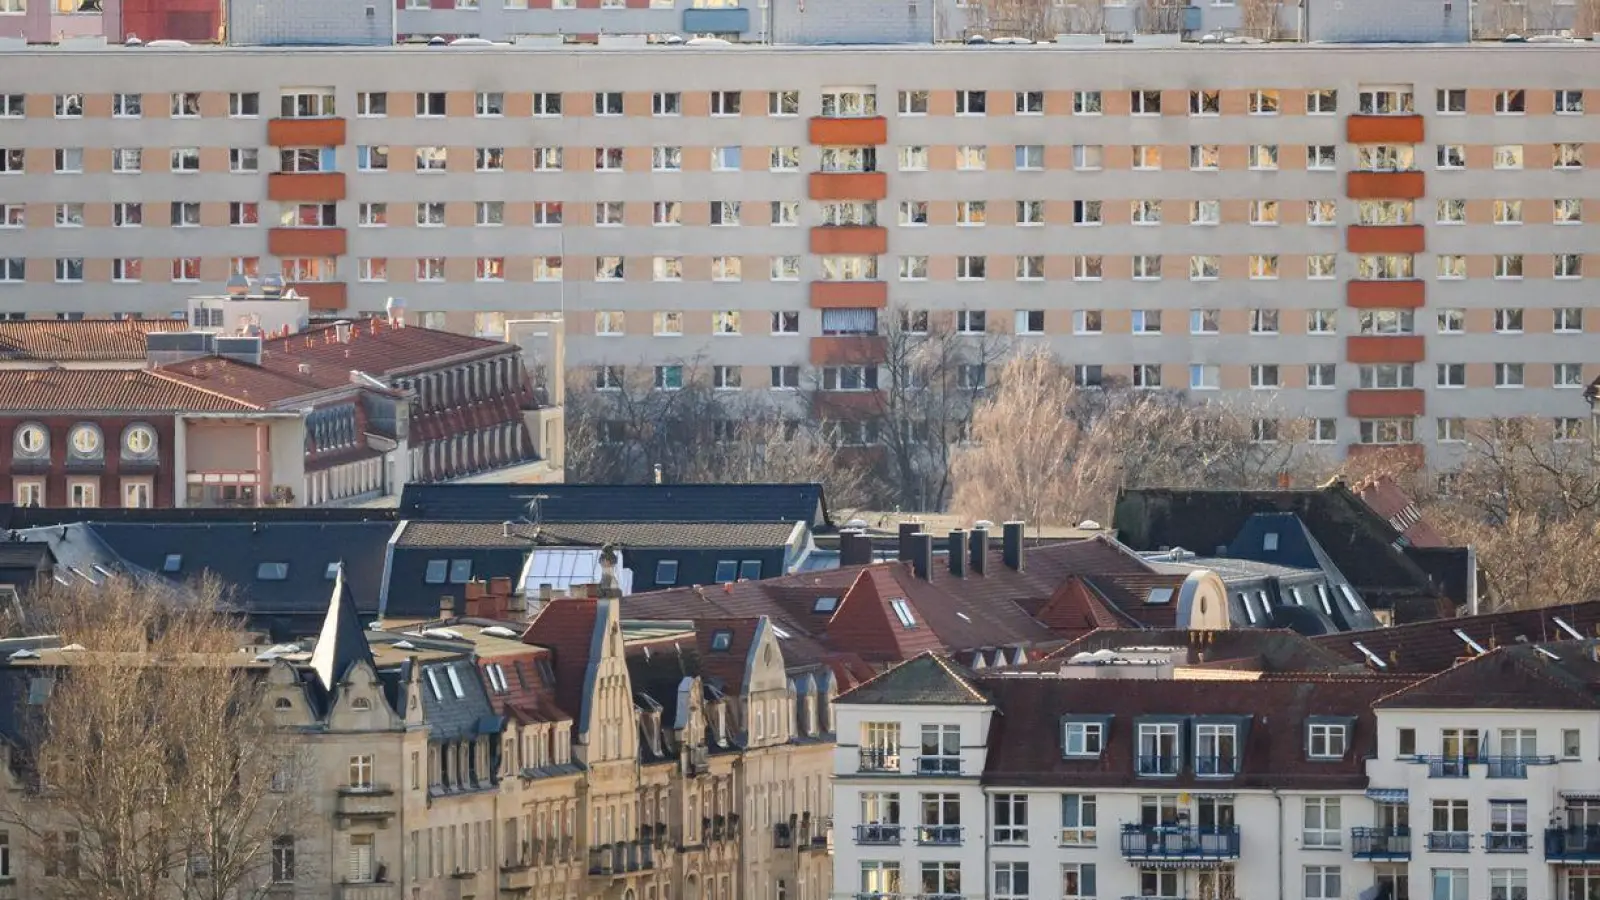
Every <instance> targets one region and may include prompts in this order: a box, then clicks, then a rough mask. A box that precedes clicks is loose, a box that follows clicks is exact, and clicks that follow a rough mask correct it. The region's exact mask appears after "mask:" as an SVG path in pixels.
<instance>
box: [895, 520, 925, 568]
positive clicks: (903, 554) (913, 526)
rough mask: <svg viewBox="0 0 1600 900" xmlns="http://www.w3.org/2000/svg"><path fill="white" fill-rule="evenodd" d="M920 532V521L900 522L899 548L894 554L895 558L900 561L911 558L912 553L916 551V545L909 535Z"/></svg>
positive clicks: (907, 560) (906, 560)
mask: <svg viewBox="0 0 1600 900" xmlns="http://www.w3.org/2000/svg"><path fill="white" fill-rule="evenodd" d="M921 533H922V523H921V522H901V523H900V550H899V553H898V554H896V558H897V559H899V560H900V561H901V562H909V561H910V560H911V557H912V555H913V554H915V553H916V547H915V545H914V544H913V542H912V540H911V536H912V535H916V534H921Z"/></svg>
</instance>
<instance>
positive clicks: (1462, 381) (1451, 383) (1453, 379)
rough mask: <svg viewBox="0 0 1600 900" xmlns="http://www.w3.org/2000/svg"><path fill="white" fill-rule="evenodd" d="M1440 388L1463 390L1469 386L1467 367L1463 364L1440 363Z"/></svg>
mask: <svg viewBox="0 0 1600 900" xmlns="http://www.w3.org/2000/svg"><path fill="white" fill-rule="evenodd" d="M1438 368H1439V380H1438V387H1441V388H1463V387H1466V386H1467V367H1466V365H1465V364H1463V363H1439V366H1438Z"/></svg>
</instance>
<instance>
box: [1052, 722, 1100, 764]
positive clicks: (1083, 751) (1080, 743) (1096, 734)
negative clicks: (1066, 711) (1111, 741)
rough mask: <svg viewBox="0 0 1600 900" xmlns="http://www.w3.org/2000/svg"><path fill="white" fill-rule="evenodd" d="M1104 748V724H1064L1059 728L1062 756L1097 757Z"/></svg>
mask: <svg viewBox="0 0 1600 900" xmlns="http://www.w3.org/2000/svg"><path fill="white" fill-rule="evenodd" d="M1105 746H1106V725H1105V722H1101V721H1096V722H1065V723H1063V724H1062V726H1061V755H1062V756H1099V755H1100V752H1101V751H1102V750H1104V749H1105Z"/></svg>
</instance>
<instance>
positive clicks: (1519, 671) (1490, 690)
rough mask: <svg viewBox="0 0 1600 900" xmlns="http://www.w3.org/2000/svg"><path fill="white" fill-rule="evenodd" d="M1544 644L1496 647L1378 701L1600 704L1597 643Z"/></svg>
mask: <svg viewBox="0 0 1600 900" xmlns="http://www.w3.org/2000/svg"><path fill="white" fill-rule="evenodd" d="M1543 647H1544V652H1543V653H1541V652H1540V651H1538V650H1535V649H1534V648H1533V646H1530V645H1521V644H1519V645H1517V646H1508V647H1500V648H1498V649H1495V650H1491V651H1489V652H1488V653H1485V654H1484V655H1482V656H1479V657H1476V658H1474V659H1469V660H1467V661H1465V662H1462V663H1461V664H1459V665H1457V666H1455V667H1454V668H1451V669H1447V670H1446V671H1443V672H1439V673H1437V674H1434V675H1431V676H1429V677H1427V678H1425V679H1423V680H1422V681H1419V682H1417V683H1416V684H1414V685H1412V686H1410V687H1407V688H1404V689H1402V690H1399V691H1396V692H1395V693H1393V694H1391V695H1390V696H1388V697H1386V698H1384V699H1383V700H1382V701H1381V702H1380V703H1379V704H1378V706H1379V707H1382V708H1385V709H1518V710H1530V709H1547V710H1549V709H1561V710H1579V709H1596V708H1600V697H1597V696H1596V694H1595V686H1596V681H1597V678H1600V663H1597V662H1595V659H1594V655H1593V644H1592V643H1590V642H1583V641H1564V642H1560V643H1552V644H1547V645H1543ZM1545 653H1548V654H1550V656H1546V655H1544V654H1545ZM1552 657H1553V658H1552Z"/></svg>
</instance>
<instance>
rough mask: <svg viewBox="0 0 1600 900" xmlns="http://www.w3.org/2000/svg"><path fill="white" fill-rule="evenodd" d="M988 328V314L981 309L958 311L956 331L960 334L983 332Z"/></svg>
mask: <svg viewBox="0 0 1600 900" xmlns="http://www.w3.org/2000/svg"><path fill="white" fill-rule="evenodd" d="M987 330H988V314H987V313H985V312H984V311H983V310H981V309H962V310H957V311H956V331H957V332H958V333H960V334H983V333H984V332H985V331H987Z"/></svg>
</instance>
